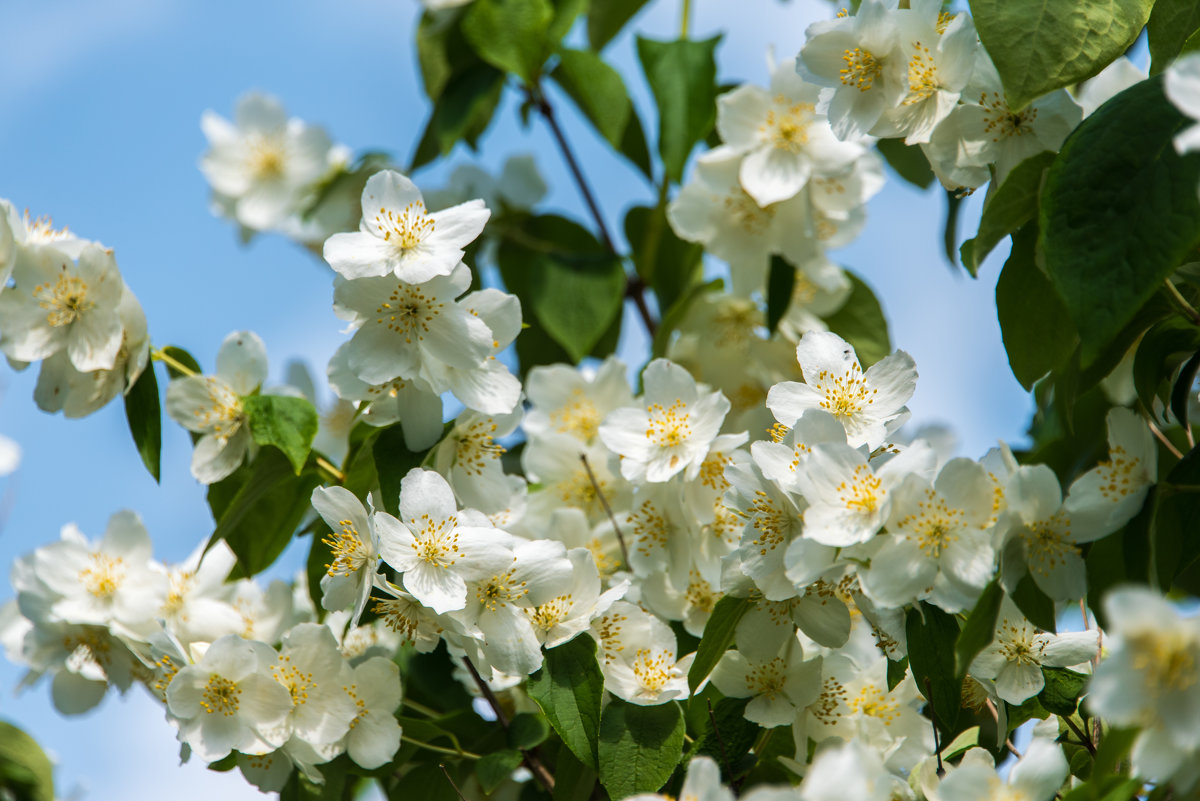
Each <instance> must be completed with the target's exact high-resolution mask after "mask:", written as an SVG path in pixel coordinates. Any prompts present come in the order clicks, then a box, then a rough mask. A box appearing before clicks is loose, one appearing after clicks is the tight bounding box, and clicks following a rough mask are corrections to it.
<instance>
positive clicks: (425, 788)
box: [280, 761, 470, 801]
mask: <svg viewBox="0 0 1200 801" xmlns="http://www.w3.org/2000/svg"><path fill="white" fill-rule="evenodd" d="M442 765H445V769H446V770H448V771H449V772H450V777H451V779H453V780H454V782H455V784H459V786H462V784H461V783H462V781H463V779H464V778H470V776H469V774H468V775H467V776H461V775H460V776H455V773H457V772H458V766H457V765H455V764H454V763H453V762H445V761H442V762H425V763H422V764H420V765H417V766H416V767H414V768H413V769H412V770H409V771H407V772H406V773H405V774H404V777H403V779H401V780H400V781H398V782H397V783H396V785H395V787H394V789H393V791H392V793H391V794H390V795H389V798H390V801H416V800H417V799H419V801H461V799H460V798H459V796H458V793H457V792H455V790H454V785H452V784H451V783H450V779H447V778H446V774H445V773H443V772H442ZM296 775H299V773H298V772H297V774H296ZM280 801H285V799H283V798H280Z"/></svg>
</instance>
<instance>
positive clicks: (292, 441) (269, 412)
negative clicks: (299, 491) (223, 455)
mask: <svg viewBox="0 0 1200 801" xmlns="http://www.w3.org/2000/svg"><path fill="white" fill-rule="evenodd" d="M242 409H244V410H245V412H246V424H247V425H248V426H250V436H252V437H254V441H255V442H257V443H258V444H259V445H274V446H275V447H276V448H279V450H281V451H283V453H284V455H285V456H287V458H288V461H289V462H291V463H292V469H293V470H295V471H296V475H300V471H301V470H303V469H304V462H305V460H306V459H308V454H309V451H311V450H312V443H313V438H315V437H316V436H317V427H318V426H319V425H320V418H319V417H318V416H317V410H316V409H315V408H314V407H313V405H312V403H310V402H309V401H307V400H305V399H304V398H289V397H286V396H283V395H251V396H250V397H248V398H242Z"/></svg>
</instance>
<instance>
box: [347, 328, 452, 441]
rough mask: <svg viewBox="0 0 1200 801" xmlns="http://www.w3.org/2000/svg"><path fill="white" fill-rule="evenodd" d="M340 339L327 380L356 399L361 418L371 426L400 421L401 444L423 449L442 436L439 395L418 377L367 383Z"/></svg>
mask: <svg viewBox="0 0 1200 801" xmlns="http://www.w3.org/2000/svg"><path fill="white" fill-rule="evenodd" d="M349 346H350V343H349V342H345V343H342V346H341V347H339V348H338V349H337V350H336V351H335V352H334V354H333V357H332V358H331V359H330V360H329V368H328V377H329V384H330V386H332V387H333V391H334V392H336V393H337V396H338V397H339V398H341V399H342V400H346V401H358V402H359V404H360V405H359V409H360V410H363V413H362V419H363V421H364V422H366V423H370V424H371V425H373V426H389V425H391V424H392V423H395V422H399V423H400V428H401V429H402V430H403V432H404V444H405V445H406V446H408V448H409V449H410V450H413V451H423V450H425V449H427V448H429V447H430V446H432V445H433V444H434V443H436V442H437V441H438V440H439V439H440V438H441V436H442V398H441V395H439V394H438V393H436V392H434V391H433V388H432V387H430V386H429V384H427V383H426V382H425V381H423V380H422V379H420V378H416V377H414V378H393V379H392V380H391V381H385V382H383V383H381V384H368V383H367V382H366V381H363V380H362V379H361V378H359V377H358V376H357V375H355V374H354V371H353V370H352V369H350V365H349V361H348V357H347V349H348V348H349Z"/></svg>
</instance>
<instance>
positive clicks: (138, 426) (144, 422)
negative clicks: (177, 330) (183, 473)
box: [125, 362, 162, 482]
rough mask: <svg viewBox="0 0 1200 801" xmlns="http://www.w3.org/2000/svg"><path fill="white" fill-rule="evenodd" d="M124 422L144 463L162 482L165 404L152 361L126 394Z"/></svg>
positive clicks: (155, 478) (151, 473)
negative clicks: (163, 408) (163, 411)
mask: <svg viewBox="0 0 1200 801" xmlns="http://www.w3.org/2000/svg"><path fill="white" fill-rule="evenodd" d="M125 419H126V420H127V421H128V422H129V433H130V434H132V435H133V444H134V445H135V446H136V447H137V451H138V455H139V456H141V457H142V464H144V465H146V469H147V470H149V471H150V475H152V476H154V480H155V481H156V482H157V481H159V463H160V459H161V456H162V405H161V402H160V400H159V397H158V376H156V375H155V374H154V364H153V362H151V363H148V364H147V365H146V369H145V370H142V374H141V375H140V376H138V380H137V381H135V382H134V384H133V386H132V387H130V388H129V391H128V392H126V393H125Z"/></svg>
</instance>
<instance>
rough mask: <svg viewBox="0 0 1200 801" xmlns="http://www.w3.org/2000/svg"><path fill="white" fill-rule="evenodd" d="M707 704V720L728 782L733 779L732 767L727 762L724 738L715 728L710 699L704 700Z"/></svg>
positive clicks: (715, 721) (715, 720) (715, 717)
mask: <svg viewBox="0 0 1200 801" xmlns="http://www.w3.org/2000/svg"><path fill="white" fill-rule="evenodd" d="M705 702H706V703H707V704H708V720H709V722H710V723H712V730H713V736H715V737H716V738H717V745H718V746H719V747H720V749H721V761H722V762H724V763H725V772H726V773H728V774H729V778H730V780H732V779H733V765H732V764H731V763H730V761H729V754H728V753H726V751H725V738H723V737H722V736H721V730H720V729H718V728H717V716H716V715H715V714H713V708H712V699H711V698H706V699H705Z"/></svg>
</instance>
